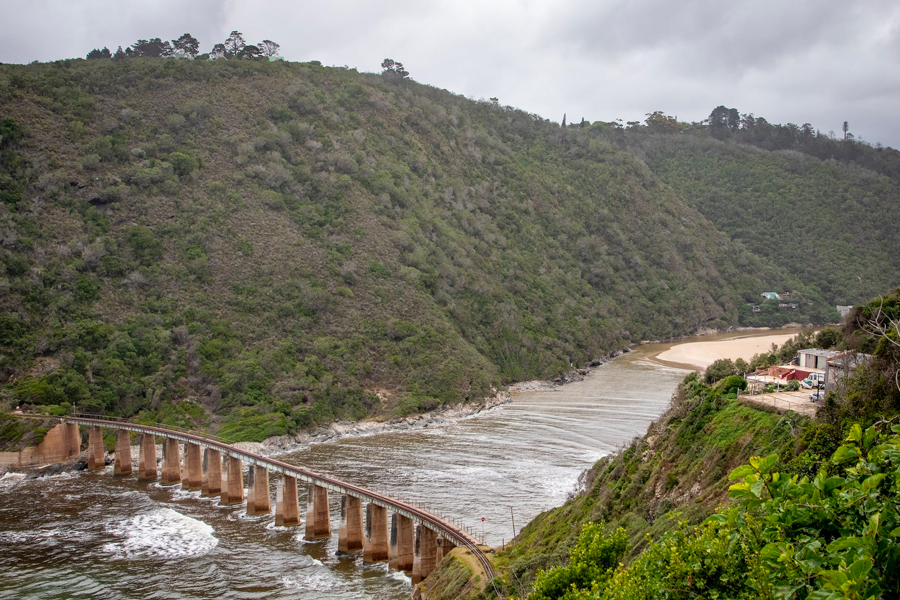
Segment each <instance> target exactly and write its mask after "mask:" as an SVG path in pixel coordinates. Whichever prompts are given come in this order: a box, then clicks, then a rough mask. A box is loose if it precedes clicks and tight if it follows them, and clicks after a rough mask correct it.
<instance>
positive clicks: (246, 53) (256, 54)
mask: <svg viewBox="0 0 900 600" xmlns="http://www.w3.org/2000/svg"><path fill="white" fill-rule="evenodd" d="M262 55H263V54H262V51H260V49H259V46H254V45H253V44H248V45H246V46H244V47H243V48H241V51H240V52H239V53H238V54H237V56H236V58H246V59H248V60H255V59H257V58H261V57H262Z"/></svg>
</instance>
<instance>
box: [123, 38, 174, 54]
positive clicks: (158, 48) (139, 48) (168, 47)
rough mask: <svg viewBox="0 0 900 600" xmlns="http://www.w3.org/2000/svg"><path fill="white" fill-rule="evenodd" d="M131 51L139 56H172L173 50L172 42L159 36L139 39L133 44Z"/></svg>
mask: <svg viewBox="0 0 900 600" xmlns="http://www.w3.org/2000/svg"><path fill="white" fill-rule="evenodd" d="M131 51H132V53H133V55H134V56H136V57H138V58H161V57H166V56H172V52H173V50H172V44H170V43H169V42H164V41H162V40H161V39H159V38H151V39H150V40H138V41H136V42H135V43H133V44H132V45H131ZM126 54H127V53H126Z"/></svg>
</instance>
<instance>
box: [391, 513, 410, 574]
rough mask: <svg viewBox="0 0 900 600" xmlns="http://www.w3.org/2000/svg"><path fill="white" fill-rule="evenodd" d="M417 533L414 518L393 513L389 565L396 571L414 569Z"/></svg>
mask: <svg viewBox="0 0 900 600" xmlns="http://www.w3.org/2000/svg"><path fill="white" fill-rule="evenodd" d="M415 542H416V535H415V527H414V525H413V522H412V519H410V518H409V517H404V516H403V515H401V514H399V513H394V514H392V515H391V548H390V553H389V554H390V556H389V559H388V566H389V567H390V568H391V569H394V570H396V571H412V568H413V549H414V547H415Z"/></svg>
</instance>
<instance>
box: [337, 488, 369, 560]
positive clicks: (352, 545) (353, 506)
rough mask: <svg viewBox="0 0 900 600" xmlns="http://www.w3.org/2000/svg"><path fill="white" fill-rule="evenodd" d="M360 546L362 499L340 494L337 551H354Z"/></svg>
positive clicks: (360, 547)
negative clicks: (339, 523) (339, 527)
mask: <svg viewBox="0 0 900 600" xmlns="http://www.w3.org/2000/svg"><path fill="white" fill-rule="evenodd" d="M362 548H363V511H362V500H360V499H359V498H354V497H353V496H346V495H345V496H341V529H340V531H339V532H338V552H355V551H357V550H362Z"/></svg>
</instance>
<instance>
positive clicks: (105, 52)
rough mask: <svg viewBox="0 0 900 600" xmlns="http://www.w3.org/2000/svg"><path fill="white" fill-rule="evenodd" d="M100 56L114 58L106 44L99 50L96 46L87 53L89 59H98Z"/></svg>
mask: <svg viewBox="0 0 900 600" xmlns="http://www.w3.org/2000/svg"><path fill="white" fill-rule="evenodd" d="M98 58H112V53H111V52H110V51H109V48H107V47H106V46H104V47H103V49H102V50H97V49H96V48H94V49H93V50H91V51H90V52H88V53H87V59H88V60H96V59H98Z"/></svg>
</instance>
